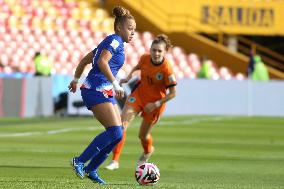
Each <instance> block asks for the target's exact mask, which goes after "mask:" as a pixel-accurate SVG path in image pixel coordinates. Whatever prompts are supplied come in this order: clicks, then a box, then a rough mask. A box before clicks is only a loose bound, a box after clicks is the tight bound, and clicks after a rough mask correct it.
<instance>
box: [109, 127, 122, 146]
mask: <svg viewBox="0 0 284 189" xmlns="http://www.w3.org/2000/svg"><path fill="white" fill-rule="evenodd" d="M107 132H108V133H109V135H110V136H111V138H112V141H118V142H119V141H120V140H121V139H122V137H123V127H122V126H113V127H110V128H108V129H107Z"/></svg>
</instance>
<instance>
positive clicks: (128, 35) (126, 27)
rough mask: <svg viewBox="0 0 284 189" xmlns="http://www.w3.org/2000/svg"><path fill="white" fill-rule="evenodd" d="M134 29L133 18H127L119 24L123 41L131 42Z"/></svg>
mask: <svg viewBox="0 0 284 189" xmlns="http://www.w3.org/2000/svg"><path fill="white" fill-rule="evenodd" d="M135 29H136V22H135V20H134V19H127V20H126V21H125V22H124V23H123V24H122V25H121V26H120V31H119V33H120V36H121V37H122V39H123V41H124V42H126V43H129V42H131V40H132V38H133V36H134V32H135Z"/></svg>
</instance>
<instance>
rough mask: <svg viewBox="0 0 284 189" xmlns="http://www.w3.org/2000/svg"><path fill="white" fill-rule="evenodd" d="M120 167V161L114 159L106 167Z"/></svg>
mask: <svg viewBox="0 0 284 189" xmlns="http://www.w3.org/2000/svg"><path fill="white" fill-rule="evenodd" d="M118 168H119V163H118V161H115V160H112V161H111V162H110V163H109V164H108V165H107V166H105V169H108V170H114V169H118Z"/></svg>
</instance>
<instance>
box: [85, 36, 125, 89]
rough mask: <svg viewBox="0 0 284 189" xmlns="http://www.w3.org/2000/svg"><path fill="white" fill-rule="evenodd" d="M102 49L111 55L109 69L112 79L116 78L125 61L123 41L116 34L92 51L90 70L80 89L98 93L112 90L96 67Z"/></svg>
mask: <svg viewBox="0 0 284 189" xmlns="http://www.w3.org/2000/svg"><path fill="white" fill-rule="evenodd" d="M104 49H105V50H108V51H109V52H110V53H111V54H112V57H111V59H110V60H109V67H110V70H111V72H112V74H113V76H114V77H116V75H117V72H118V71H119V69H120V68H121V67H122V66H123V64H124V60H125V55H124V44H123V40H122V38H121V37H120V36H119V35H117V34H112V35H109V36H107V37H106V38H105V39H104V40H103V41H102V42H101V43H100V44H99V45H98V46H97V48H95V49H94V50H93V55H94V57H93V63H92V69H91V70H90V72H89V74H88V76H87V77H86V79H85V81H84V83H83V85H82V87H81V88H87V89H95V90H96V91H100V92H103V91H110V90H112V84H111V83H110V81H109V80H108V79H107V78H106V76H105V75H104V74H103V73H102V72H101V70H100V68H99V66H98V60H99V57H100V54H101V52H102V50H104Z"/></svg>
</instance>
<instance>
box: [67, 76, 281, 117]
mask: <svg viewBox="0 0 284 189" xmlns="http://www.w3.org/2000/svg"><path fill="white" fill-rule="evenodd" d="M81 99H82V98H81V95H80V91H79V90H78V91H77V92H76V93H75V94H71V93H69V97H68V113H69V114H78V115H92V114H91V112H90V111H88V110H87V109H86V108H85V107H81V108H75V107H74V106H73V105H72V104H73V102H74V101H81ZM164 115H237V116H238V115H241V116H284V81H269V82H253V81H250V80H246V81H238V80H230V81H225V80H218V81H213V80H201V79H200V80H198V79H197V80H191V79H183V80H179V81H178V85H177V96H176V98H174V99H173V100H172V101H170V102H168V103H167V108H166V111H165V113H164Z"/></svg>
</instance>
